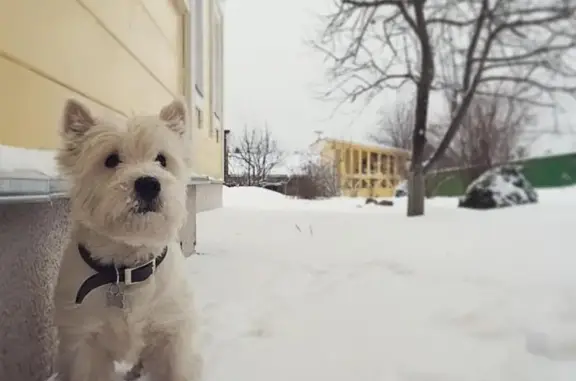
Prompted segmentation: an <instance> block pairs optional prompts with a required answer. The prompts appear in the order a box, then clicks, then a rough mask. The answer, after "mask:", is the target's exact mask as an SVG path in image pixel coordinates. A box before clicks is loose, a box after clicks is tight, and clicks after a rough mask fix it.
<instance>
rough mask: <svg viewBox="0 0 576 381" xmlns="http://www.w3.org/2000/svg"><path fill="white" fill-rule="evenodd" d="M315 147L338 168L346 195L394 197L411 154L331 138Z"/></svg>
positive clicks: (319, 142)
mask: <svg viewBox="0 0 576 381" xmlns="http://www.w3.org/2000/svg"><path fill="white" fill-rule="evenodd" d="M314 146H315V148H316V150H317V151H319V152H320V155H321V158H322V160H324V161H325V162H327V163H330V164H331V165H334V166H335V169H336V171H335V172H336V173H337V175H338V181H339V183H340V187H341V190H342V194H343V195H345V196H349V197H391V196H392V195H393V194H394V189H395V187H396V186H397V185H398V184H399V183H400V181H402V180H404V179H405V174H406V165H407V162H408V160H409V158H410V152H409V151H406V150H403V149H398V148H388V147H384V146H379V145H375V144H362V143H359V142H351V141H345V140H338V139H330V138H322V139H319V140H318V141H317V142H315V143H314Z"/></svg>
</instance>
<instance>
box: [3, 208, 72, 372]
mask: <svg viewBox="0 0 576 381" xmlns="http://www.w3.org/2000/svg"><path fill="white" fill-rule="evenodd" d="M67 215H68V202H67V200H65V199H59V200H54V201H52V202H42V203H26V202H22V203H13V204H0V380H6V381H46V380H47V379H48V377H49V376H50V375H51V374H52V372H53V364H54V357H55V351H56V332H55V329H54V327H53V321H52V315H53V311H52V310H53V308H52V294H53V292H54V287H55V282H56V279H57V276H58V268H59V266H60V259H61V253H62V249H63V245H64V244H65V239H66V236H67V233H68V226H69V224H68V218H67Z"/></svg>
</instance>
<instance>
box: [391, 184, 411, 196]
mask: <svg viewBox="0 0 576 381" xmlns="http://www.w3.org/2000/svg"><path fill="white" fill-rule="evenodd" d="M406 196H408V182H407V181H406V180H403V181H401V182H400V183H399V184H398V186H397V187H396V189H394V197H406Z"/></svg>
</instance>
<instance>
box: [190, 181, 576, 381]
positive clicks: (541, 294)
mask: <svg viewBox="0 0 576 381" xmlns="http://www.w3.org/2000/svg"><path fill="white" fill-rule="evenodd" d="M540 195H541V203H540V204H539V205H534V206H524V207H516V208H510V209H508V210H498V211H490V212H483V211H471V210H459V209H457V208H456V207H455V205H456V200H454V199H435V200H430V201H429V202H428V203H427V215H426V216H425V217H423V218H414V219H408V218H406V217H405V216H404V207H405V205H404V203H403V202H400V203H399V205H397V206H394V207H392V208H390V207H380V206H369V207H358V205H359V204H361V203H360V202H359V201H358V200H354V199H347V200H342V199H339V200H328V201H298V200H289V199H286V198H285V197H284V196H281V195H279V194H276V193H273V192H270V191H266V190H262V189H254V188H230V189H225V195H224V197H225V207H224V208H222V209H220V210H216V211H211V212H205V213H202V214H200V215H199V218H198V226H199V232H198V243H199V247H198V249H199V251H200V252H201V253H203V254H205V255H198V256H193V257H191V259H190V266H191V271H192V272H193V279H194V282H195V284H196V290H197V305H198V310H199V314H200V318H201V333H202V334H201V337H200V339H201V342H202V350H203V353H204V357H205V367H206V368H205V376H206V377H205V380H206V381H232V380H250V381H270V380H274V381H294V380H299V381H328V380H330V381H350V380H358V381H476V380H478V381H480V380H482V381H532V380H533V381H543V380H546V381H559V380H562V381H564V380H566V381H568V380H570V381H573V380H575V379H576V255H574V252H573V250H572V248H573V242H574V238H573V234H574V233H573V229H574V225H575V222H576V214H575V213H574V210H575V209H574V207H575V206H576V189H575V188H568V189H561V190H550V191H541V192H540Z"/></svg>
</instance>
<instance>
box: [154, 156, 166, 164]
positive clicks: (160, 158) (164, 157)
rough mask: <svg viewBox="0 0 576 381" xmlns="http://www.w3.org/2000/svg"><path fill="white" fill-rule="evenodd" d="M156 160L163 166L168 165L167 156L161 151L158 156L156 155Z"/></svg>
mask: <svg viewBox="0 0 576 381" xmlns="http://www.w3.org/2000/svg"><path fill="white" fill-rule="evenodd" d="M156 161H157V162H158V163H160V165H161V166H163V167H166V156H164V155H162V154H161V153H159V154H158V156H156Z"/></svg>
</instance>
